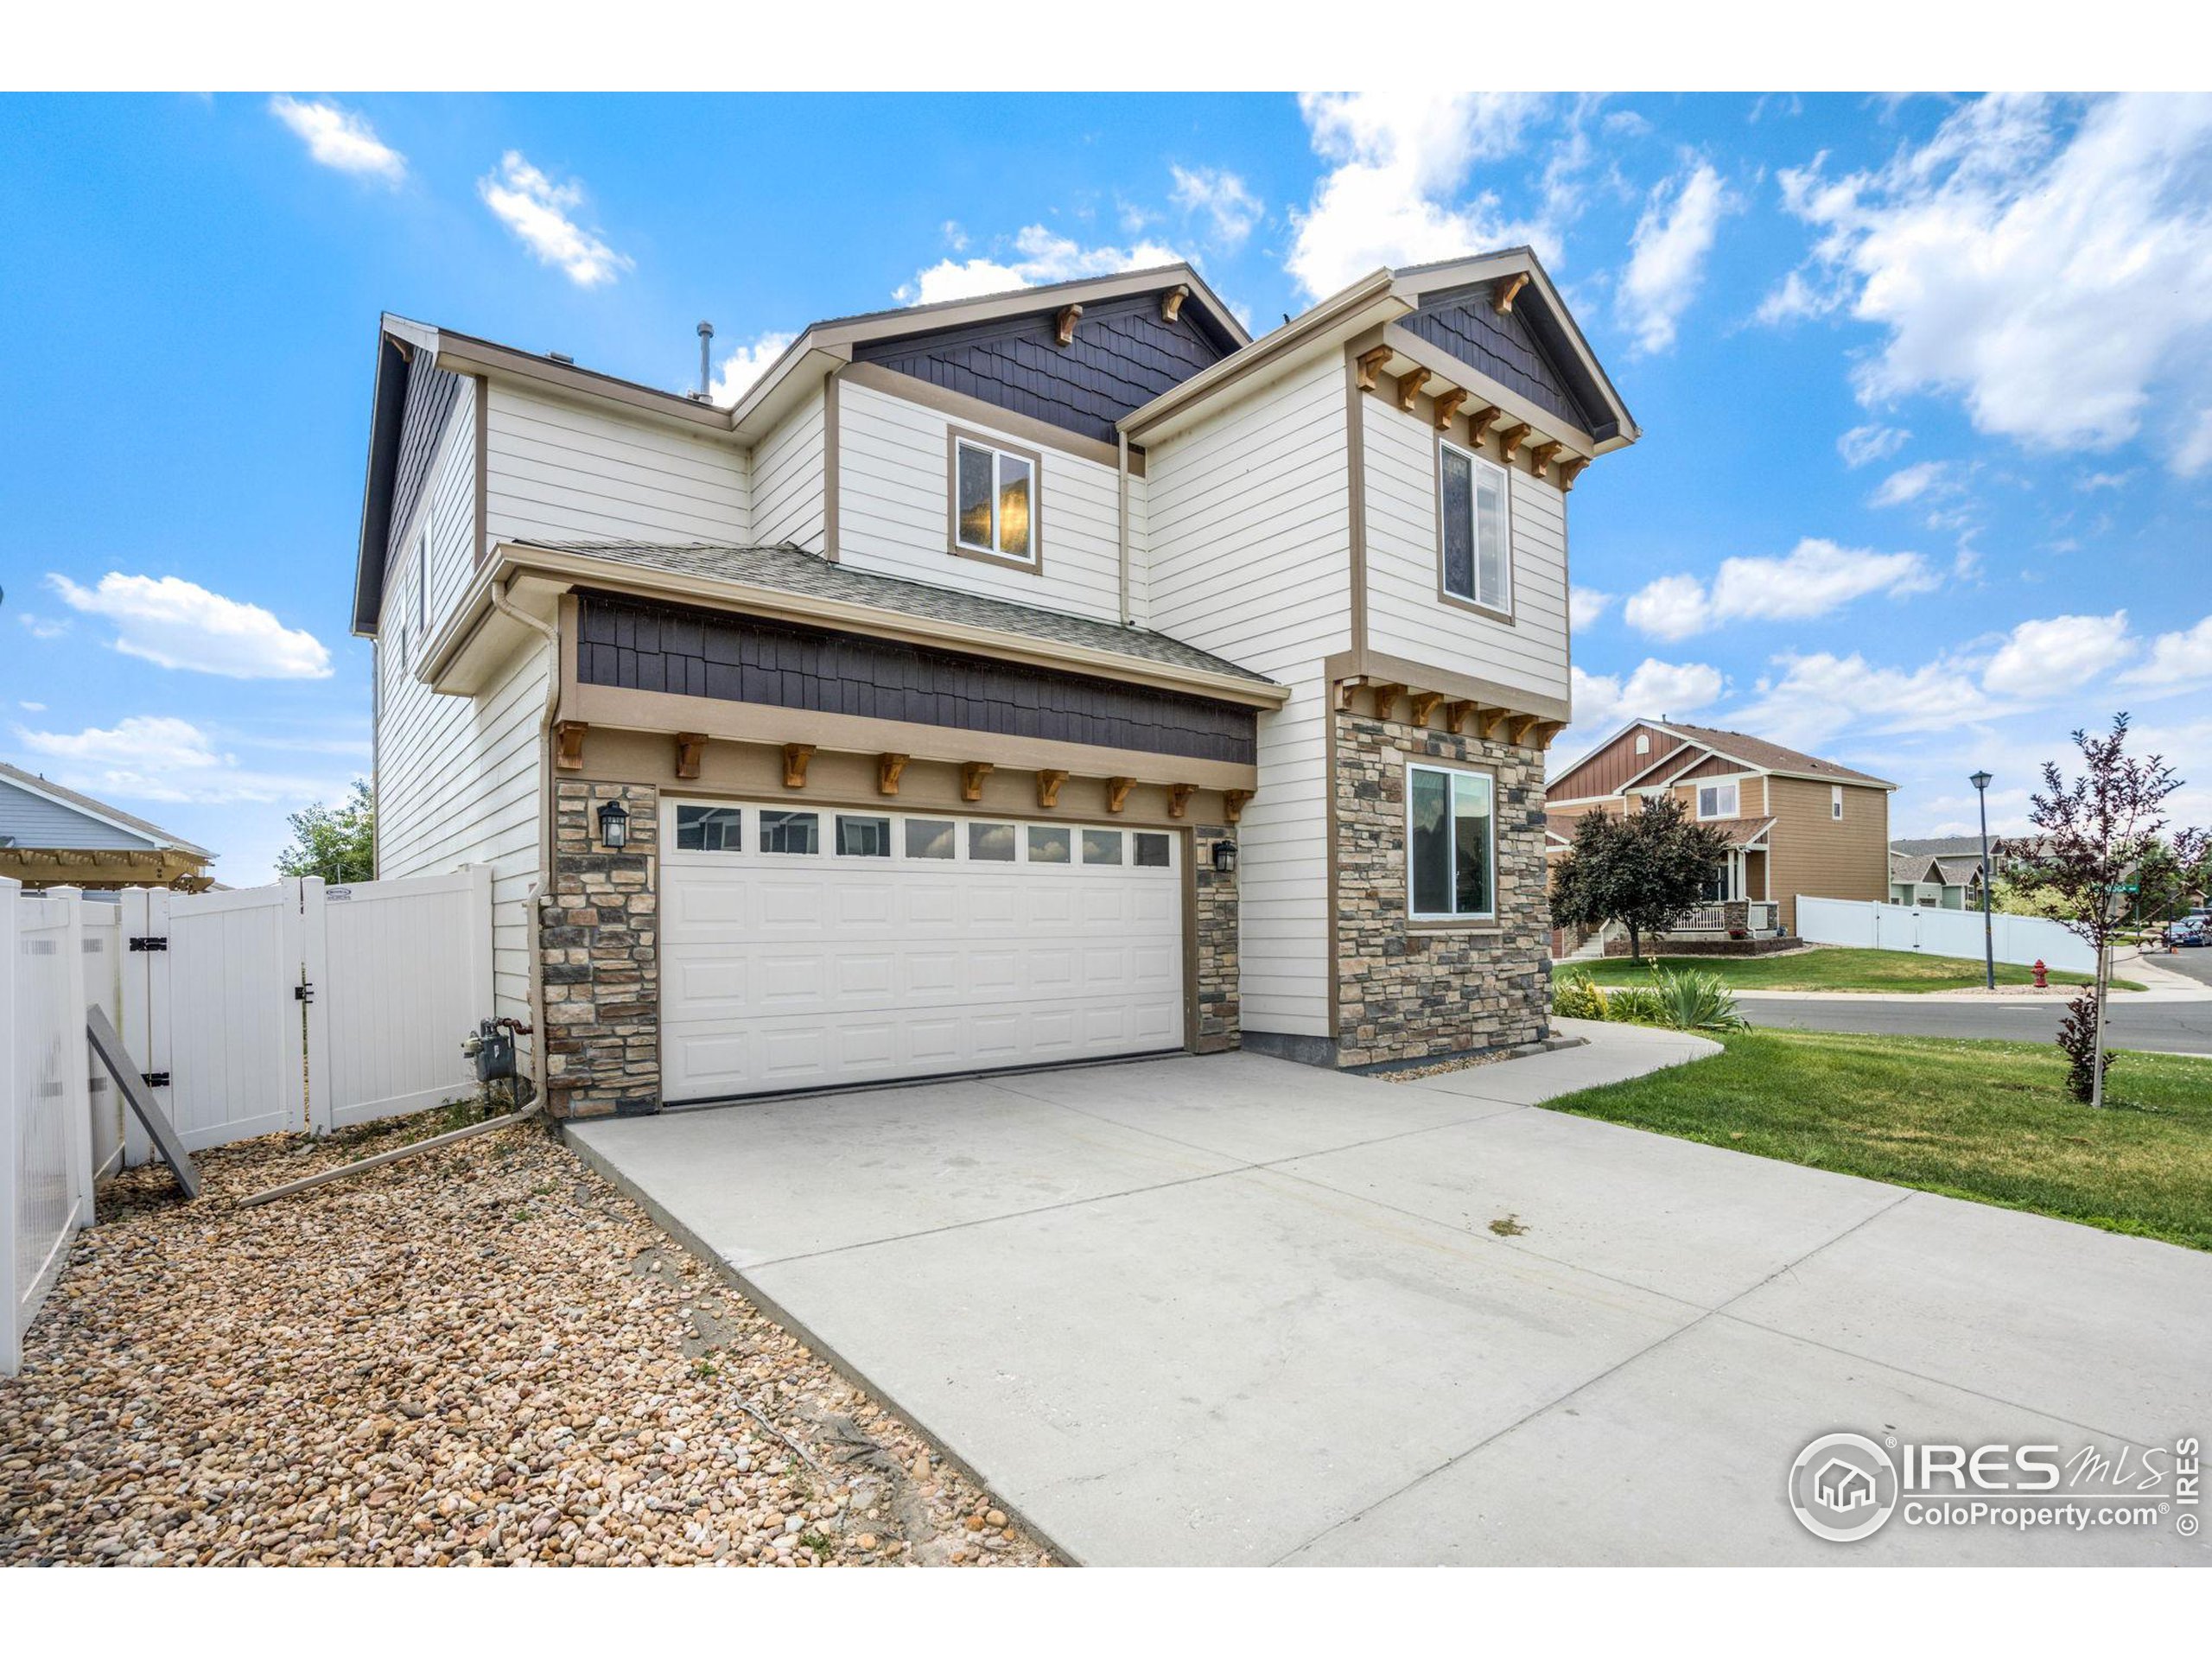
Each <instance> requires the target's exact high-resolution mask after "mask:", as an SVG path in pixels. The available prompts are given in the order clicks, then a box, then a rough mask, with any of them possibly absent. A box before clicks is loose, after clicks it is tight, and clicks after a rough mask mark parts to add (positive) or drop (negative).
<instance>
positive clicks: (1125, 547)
mask: <svg viewBox="0 0 2212 1659" xmlns="http://www.w3.org/2000/svg"><path fill="white" fill-rule="evenodd" d="M1115 436H1116V438H1117V439H1118V440H1120V444H1119V448H1120V454H1121V467H1120V471H1119V475H1118V477H1117V479H1116V485H1117V487H1118V489H1119V491H1120V493H1119V496H1118V497H1117V500H1118V502H1119V505H1118V508H1117V510H1116V515H1115V531H1116V535H1118V536H1119V537H1120V538H1121V556H1122V626H1123V627H1125V628H1126V627H1128V626H1129V624H1130V622H1131V621H1132V620H1134V619H1132V618H1131V616H1130V615H1129V435H1128V433H1126V432H1116V434H1115Z"/></svg>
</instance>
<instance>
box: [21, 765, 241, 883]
mask: <svg viewBox="0 0 2212 1659" xmlns="http://www.w3.org/2000/svg"><path fill="white" fill-rule="evenodd" d="M214 861H215V855H214V854H213V853H211V852H209V851H208V850H207V849H206V848H205V847H198V846H194V844H193V843H192V842H188V841H187V840H185V838H184V837H183V836H178V835H173V834H171V833H170V832H169V831H168V830H167V829H162V827H161V825H159V824H157V823H147V822H146V820H145V819H143V818H140V817H132V816H131V815H130V813H128V812H125V811H124V810H121V809H120V808H118V807H112V806H110V805H109V804H107V803H106V802H105V801H96V800H94V799H93V798H92V797H91V796H89V795H80V794H79V793H78V792H77V791H75V790H73V789H64V788H63V787H62V786H61V785H59V784H56V783H52V782H49V781H48V779H44V778H41V777H40V776H39V775H38V774H37V773H36V772H25V771H23V770H22V768H20V767H17V766H8V765H6V764H5V763H4V762H0V875H6V876H12V877H14V878H15V879H16V880H18V881H21V882H22V884H23V886H24V887H26V888H29V889H32V890H39V889H42V888H46V887H81V888H83V889H84V890H85V891H86V893H118V892H120V891H121V890H122V889H123V888H124V887H174V888H175V889H176V890H178V891H179V892H181V893H199V892H201V891H203V890H204V889H206V888H207V887H210V886H212V885H213V878H212V877H210V876H209V874H208V873H207V867H208V866H209V865H210V864H212V863H213V862H214Z"/></svg>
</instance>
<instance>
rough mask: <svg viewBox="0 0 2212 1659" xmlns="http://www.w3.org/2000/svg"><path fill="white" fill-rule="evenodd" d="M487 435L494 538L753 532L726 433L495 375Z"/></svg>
mask: <svg viewBox="0 0 2212 1659" xmlns="http://www.w3.org/2000/svg"><path fill="white" fill-rule="evenodd" d="M471 418H472V420H473V419H474V416H473V415H472V416H471ZM486 438H487V440H488V448H489V450H490V454H489V456H488V460H487V464H486V475H485V509H486V514H487V516H488V517H489V518H490V520H491V531H492V534H493V537H494V538H495V539H498V540H501V541H508V540H518V539H524V538H536V539H540V540H562V539H569V540H600V541H624V540H630V541H645V542H721V543H744V542H747V541H749V540H750V539H751V538H752V536H751V532H752V522H751V521H752V503H751V493H750V491H749V489H748V487H747V467H746V461H745V455H744V453H743V452H742V451H741V450H740V449H739V448H737V447H736V446H735V445H734V443H731V442H728V441H727V440H721V441H717V440H715V439H713V438H708V437H695V436H693V435H690V434H689V433H686V432H681V431H677V430H676V429H672V428H670V427H665V426H662V425H659V424H658V423H654V422H651V421H645V420H632V419H629V418H627V417H626V416H622V415H620V414H616V413H611V412H609V411H607V410H601V409H588V408H586V407H585V406H584V405H582V404H572V403H568V402H565V401H563V400H562V399H559V398H556V397H550V396H548V395H546V394H545V393H543V392H541V391H536V390H534V389H529V388H524V387H520V386H516V385H507V384H504V383H501V382H497V381H495V382H493V385H492V406H491V410H490V413H489V416H488V421H487V425H486Z"/></svg>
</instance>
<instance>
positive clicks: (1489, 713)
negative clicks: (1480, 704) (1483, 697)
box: [1482, 709, 1513, 743]
mask: <svg viewBox="0 0 2212 1659" xmlns="http://www.w3.org/2000/svg"><path fill="white" fill-rule="evenodd" d="M1512 714H1513V711H1512V710H1511V709H1484V710H1483V713H1482V728H1483V741H1484V742H1485V743H1487V742H1489V741H1491V739H1492V738H1494V737H1496V736H1497V728H1499V727H1501V726H1503V725H1504V724H1505V722H1506V721H1507V720H1509V719H1510V718H1511V716H1512Z"/></svg>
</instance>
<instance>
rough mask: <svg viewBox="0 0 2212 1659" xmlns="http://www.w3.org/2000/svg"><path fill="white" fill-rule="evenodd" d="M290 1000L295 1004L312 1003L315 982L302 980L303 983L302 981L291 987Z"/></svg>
mask: <svg viewBox="0 0 2212 1659" xmlns="http://www.w3.org/2000/svg"><path fill="white" fill-rule="evenodd" d="M292 1000H293V1001H295V1002H312V1001H315V982H314V981H313V980H311V979H309V980H303V981H302V982H300V983H299V984H297V985H295V986H293V987H292Z"/></svg>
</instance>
